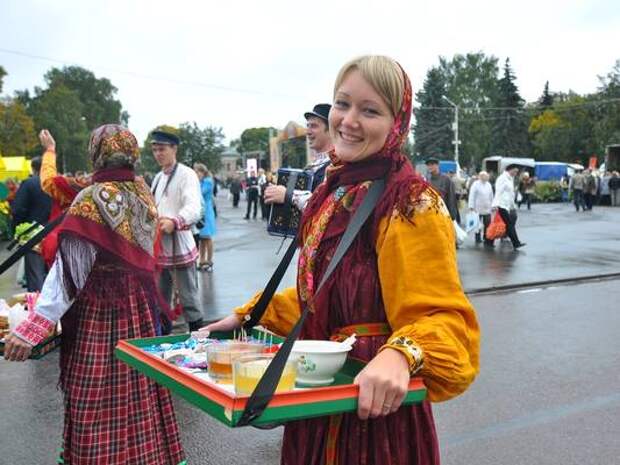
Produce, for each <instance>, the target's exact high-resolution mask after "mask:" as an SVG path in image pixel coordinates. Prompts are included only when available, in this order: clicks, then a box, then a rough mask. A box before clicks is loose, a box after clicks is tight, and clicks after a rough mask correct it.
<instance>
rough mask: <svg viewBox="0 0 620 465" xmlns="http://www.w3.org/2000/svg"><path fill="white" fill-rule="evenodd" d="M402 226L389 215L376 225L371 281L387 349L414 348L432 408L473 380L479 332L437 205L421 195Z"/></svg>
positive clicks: (449, 230) (449, 229) (445, 218)
mask: <svg viewBox="0 0 620 465" xmlns="http://www.w3.org/2000/svg"><path fill="white" fill-rule="evenodd" d="M410 220H411V221H408V220H407V219H406V218H403V217H402V216H399V215H393V216H392V217H390V218H386V219H384V220H383V221H382V222H381V224H380V227H379V236H378V238H377V246H376V250H377V256H378V267H379V277H380V281H381V290H382V293H383V301H384V304H385V311H386V314H387V318H388V321H389V323H390V326H391V328H392V330H393V334H392V336H391V337H390V339H389V340H388V344H387V346H388V347H389V345H390V343H391V342H393V341H396V340H398V339H401V340H402V337H404V338H405V339H406V340H408V341H410V340H412V341H413V342H414V344H415V345H417V346H418V347H419V348H420V349H421V350H422V358H423V362H422V363H423V365H422V368H421V370H420V372H419V374H420V375H421V376H422V377H423V378H424V381H425V384H426V387H427V389H428V398H429V400H431V401H435V402H438V401H442V400H447V399H450V398H452V397H455V396H457V395H458V394H460V393H462V392H463V391H465V390H466V389H467V387H468V386H469V385H470V384H471V383H472V382H473V380H474V378H475V377H476V374H477V373H478V370H479V337H480V333H479V328H478V323H477V319H476V314H475V311H474V308H473V307H472V305H471V303H470V302H469V300H468V299H467V297H465V294H464V292H463V289H462V287H461V282H460V279H459V274H458V268H457V262H456V250H455V238H454V227H453V224H452V221H451V219H450V216H449V214H448V212H447V210H446V207H445V205H444V204H443V202H442V201H441V199H440V198H439V197H438V196H437V195H436V194H435V193H434V192H433V191H427V192H426V193H424V194H423V196H422V199H421V202H420V203H419V204H418V205H416V207H415V208H414V209H413V212H412V215H411V217H410ZM408 358H409V357H408ZM411 362H412V360H411V359H410V363H411Z"/></svg>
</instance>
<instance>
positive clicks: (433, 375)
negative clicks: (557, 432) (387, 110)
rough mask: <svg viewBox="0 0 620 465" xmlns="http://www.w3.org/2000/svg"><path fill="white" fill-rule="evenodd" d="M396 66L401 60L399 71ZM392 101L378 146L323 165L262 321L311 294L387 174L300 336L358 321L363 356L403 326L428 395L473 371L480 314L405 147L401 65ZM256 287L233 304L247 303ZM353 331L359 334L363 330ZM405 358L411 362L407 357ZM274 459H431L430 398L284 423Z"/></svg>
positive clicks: (421, 462) (352, 463) (279, 326)
mask: <svg viewBox="0 0 620 465" xmlns="http://www.w3.org/2000/svg"><path fill="white" fill-rule="evenodd" d="M403 75H404V72H403ZM404 80H405V95H404V98H403V105H402V109H401V112H400V113H399V114H398V115H396V118H395V124H394V127H393V129H392V132H391V133H390V134H389V135H388V138H387V140H386V143H385V146H384V148H383V149H382V150H381V152H380V153H378V154H376V155H373V156H371V157H369V158H368V159H366V160H363V161H361V162H357V163H351V164H346V165H341V166H338V167H332V168H331V169H330V171H329V172H328V177H327V180H326V181H325V182H324V183H323V184H322V185H321V186H320V187H319V188H318V190H317V191H316V192H315V193H314V194H313V197H312V198H311V200H310V203H309V205H308V206H307V207H306V210H305V212H304V217H303V224H302V231H303V237H302V241H301V242H302V248H301V250H300V255H299V263H298V277H297V287H296V288H294V289H286V290H284V291H283V292H281V293H279V294H276V295H275V296H274V298H273V299H272V301H271V303H270V305H269V307H268V309H267V311H266V313H265V315H264V316H263V318H262V319H261V324H263V325H265V326H266V327H268V328H270V329H272V330H274V331H276V332H280V333H287V332H288V331H290V329H291V328H292V326H293V324H294V323H295V321H296V320H297V318H299V314H300V307H301V304H303V303H305V302H309V301H310V299H311V298H312V297H313V292H314V287H315V285H316V284H317V283H318V282H320V280H321V277H322V276H323V274H324V272H325V270H326V269H327V266H328V264H329V262H330V260H331V258H332V256H333V254H334V252H335V249H336V246H337V244H338V241H339V239H340V237H341V235H342V234H343V232H344V230H345V229H346V226H347V224H348V222H349V220H350V218H351V216H352V214H353V212H354V211H355V210H356V209H357V207H358V206H359V205H360V203H361V201H362V199H363V198H364V196H365V195H366V193H367V190H368V186H369V185H370V182H371V181H372V180H374V179H379V178H386V179H387V183H386V190H385V191H384V194H383V195H382V197H381V198H380V199H379V202H378V204H377V206H376V208H375V211H374V214H373V216H372V217H371V219H369V220H368V222H367V223H366V225H365V226H364V228H363V229H362V231H361V232H360V234H359V235H358V237H357V238H356V239H355V241H354V243H353V244H352V246H351V247H350V249H349V250H348V252H347V253H346V254H345V256H344V257H343V259H342V262H341V263H340V264H339V265H338V267H337V268H336V270H335V271H334V273H333V275H332V276H331V277H330V278H329V280H328V281H327V283H326V285H325V288H324V290H322V291H321V293H320V294H319V295H318V296H317V298H316V299H315V301H314V305H313V313H310V315H309V317H308V319H307V320H306V323H305V324H304V328H303V330H302V338H304V339H322V340H325V339H330V338H333V337H334V336H338V335H340V334H345V335H346V334H350V333H351V332H354V331H355V332H357V334H358V336H362V337H358V340H357V342H356V344H355V346H354V348H353V351H352V352H351V355H352V356H353V357H357V358H361V359H363V360H366V361H370V360H371V359H372V358H373V357H374V356H375V355H376V354H377V353H378V352H379V351H380V350H381V349H382V348H383V347H390V348H394V349H396V350H399V348H398V347H397V346H396V345H395V343H394V341H395V339H397V338H399V337H404V338H406V339H408V340H411V341H412V343H414V344H415V345H416V346H418V347H420V348H421V350H422V351H423V353H424V366H423V367H422V369H421V371H420V372H419V374H420V375H421V376H422V377H423V379H424V382H425V384H426V386H427V388H428V399H429V400H430V401H439V400H446V399H448V398H451V397H454V396H455V395H458V394H459V393H461V392H463V391H464V390H465V389H466V388H467V386H468V385H469V384H470V383H471V382H472V381H473V379H474V377H475V375H476V373H477V371H478V336H479V334H478V325H477V322H476V318H475V312H474V310H473V308H472V307H471V304H470V303H469V301H468V300H467V298H466V297H465V296H464V294H463V291H462V288H461V285H460V281H459V278H458V271H457V268H456V254H455V249H454V230H453V228H452V222H451V220H450V217H449V215H448V212H447V210H446V207H445V205H444V204H443V202H442V201H441V198H440V197H439V195H438V194H437V192H435V191H434V190H433V189H432V188H431V187H429V186H428V185H427V184H426V183H425V182H424V181H423V180H422V179H421V178H419V177H418V176H417V175H415V173H414V172H413V168H412V166H411V164H410V163H409V161H408V160H407V159H406V158H405V157H404V155H402V153H401V146H402V143H403V141H404V140H405V139H406V135H407V132H408V129H409V120H410V115H411V88H410V85H409V81H408V79H407V76H406V75H404ZM257 298H258V296H255V297H254V298H253V299H252V301H251V302H249V303H248V304H246V305H244V306H242V307H239V308H238V309H236V310H235V312H236V313H237V314H240V315H242V314H245V313H247V312H248V311H249V310H250V309H251V308H252V306H253V305H254V304H255V302H256V300H257ZM362 331H363V332H364V334H361V333H362ZM410 363H413V361H412V360H410ZM281 463H282V464H283V465H293V464H302V463H303V464H307V465H322V464H326V465H333V464H340V465H436V464H439V447H438V442H437V434H436V430H435V425H434V421H433V414H432V409H431V404H430V402H429V401H426V402H423V403H421V404H419V405H414V406H409V407H401V408H400V409H399V410H398V411H397V412H396V413H394V414H391V415H388V416H383V417H378V418H375V419H369V420H365V421H362V420H360V419H359V418H358V416H357V413H350V414H344V415H336V416H331V417H323V418H316V419H309V420H302V421H297V422H292V423H288V424H286V426H285V430H284V442H283V447H282V462H281Z"/></svg>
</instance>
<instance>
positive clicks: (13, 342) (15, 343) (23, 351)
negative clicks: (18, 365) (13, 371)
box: [4, 334, 32, 362]
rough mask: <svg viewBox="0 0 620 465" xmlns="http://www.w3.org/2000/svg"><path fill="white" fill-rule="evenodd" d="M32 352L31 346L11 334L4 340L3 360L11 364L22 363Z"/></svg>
mask: <svg viewBox="0 0 620 465" xmlns="http://www.w3.org/2000/svg"><path fill="white" fill-rule="evenodd" d="M31 352H32V345H30V344H28V343H27V342H25V341H22V340H21V339H20V338H18V337H17V336H13V335H12V334H11V335H9V336H7V337H6V338H5V339H4V358H5V359H6V360H9V361H11V362H23V361H24V360H26V359H27V358H28V357H30V353H31Z"/></svg>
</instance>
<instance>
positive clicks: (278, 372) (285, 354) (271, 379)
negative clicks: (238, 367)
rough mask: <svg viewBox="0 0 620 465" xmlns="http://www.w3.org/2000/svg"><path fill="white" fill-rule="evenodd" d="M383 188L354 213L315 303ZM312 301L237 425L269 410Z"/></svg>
mask: <svg viewBox="0 0 620 465" xmlns="http://www.w3.org/2000/svg"><path fill="white" fill-rule="evenodd" d="M384 189H385V180H384V179H379V180H376V181H374V182H373V183H372V185H371V186H370V188H369V189H368V193H367V194H366V196H365V197H364V200H363V201H362V204H361V205H360V206H359V208H358V209H357V210H356V211H355V213H354V214H353V218H351V221H350V222H349V224H348V225H347V229H346V230H345V232H344V234H343V235H342V238H341V239H340V241H339V242H338V247H337V248H336V252H335V253H334V256H333V258H332V260H331V261H330V263H329V265H328V266H327V270H326V271H325V274H324V275H323V278H322V279H321V282H320V284H319V286H318V287H317V288H316V291H315V293H314V297H313V298H312V300H314V298H316V296H317V295H318V293H319V291H320V290H321V289H322V288H323V285H324V284H325V282H326V281H327V279H329V277H330V276H331V274H332V273H333V271H334V270H335V269H336V266H338V263H339V262H340V260H341V259H342V257H343V256H344V254H345V253H346V252H347V250H348V249H349V247H350V246H351V244H352V243H353V240H354V239H355V236H357V233H358V232H359V231H360V230H361V229H362V226H364V223H365V222H366V220H367V219H368V217H369V216H370V214H371V213H372V211H373V210H374V208H375V205H376V204H377V202H378V201H379V197H381V194H382V193H383V190H384ZM289 250H290V247H289ZM287 252H288V251H287ZM312 300H311V302H312ZM311 302H309V303H308V304H307V305H305V306H304V309H303V311H302V312H301V316H300V317H299V320H297V323H295V326H294V327H293V329H292V330H291V332H290V333H289V335H288V336H287V338H286V340H285V341H284V343H283V344H282V346H281V347H280V350H278V352H277V353H276V355H275V357H274V358H273V360H272V361H271V363H270V364H269V366H268V367H267V370H265V373H264V374H263V376H262V377H261V379H260V380H259V382H258V385H257V386H256V388H255V389H254V392H252V395H251V396H250V398H249V399H248V402H247V404H246V407H245V410H244V411H243V413H242V415H241V418H240V419H239V422H238V423H237V426H246V425H248V424H250V423H251V422H252V421H254V420H255V419H257V418H258V417H260V416H261V415H262V413H263V411H264V410H265V408H267V405H268V404H269V402H270V401H271V398H272V397H273V394H274V393H275V391H276V387H277V386H278V382H279V381H280V377H281V376H282V372H283V371H284V366H285V365H286V362H287V360H288V358H289V355H290V353H291V349H292V348H293V344H294V343H295V341H296V340H297V338H298V337H299V334H300V332H301V329H302V327H303V325H304V321H305V320H306V316H307V315H308V311H309V308H310V305H309V304H310V303H311ZM263 311H264V310H263Z"/></svg>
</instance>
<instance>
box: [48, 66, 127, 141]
mask: <svg viewBox="0 0 620 465" xmlns="http://www.w3.org/2000/svg"><path fill="white" fill-rule="evenodd" d="M45 82H46V83H47V85H48V87H49V88H50V89H51V88H54V87H56V86H58V85H64V86H65V87H67V88H68V89H71V90H73V91H75V92H76V93H77V96H78V98H79V99H80V102H82V105H83V107H82V113H83V114H82V116H84V118H86V125H87V127H88V128H90V129H94V128H96V127H97V126H100V125H102V124H106V123H121V124H125V125H126V124H127V122H128V120H129V115H128V114H127V112H124V111H123V107H122V105H121V102H120V101H119V100H117V99H116V92H117V90H118V89H117V88H116V87H114V86H113V85H112V83H111V82H110V81H109V80H108V79H106V78H97V77H96V76H95V74H94V73H93V72H92V71H89V70H87V69H84V68H81V67H79V66H67V67H64V68H62V69H58V68H52V69H51V70H49V71H48V72H47V73H46V74H45Z"/></svg>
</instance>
